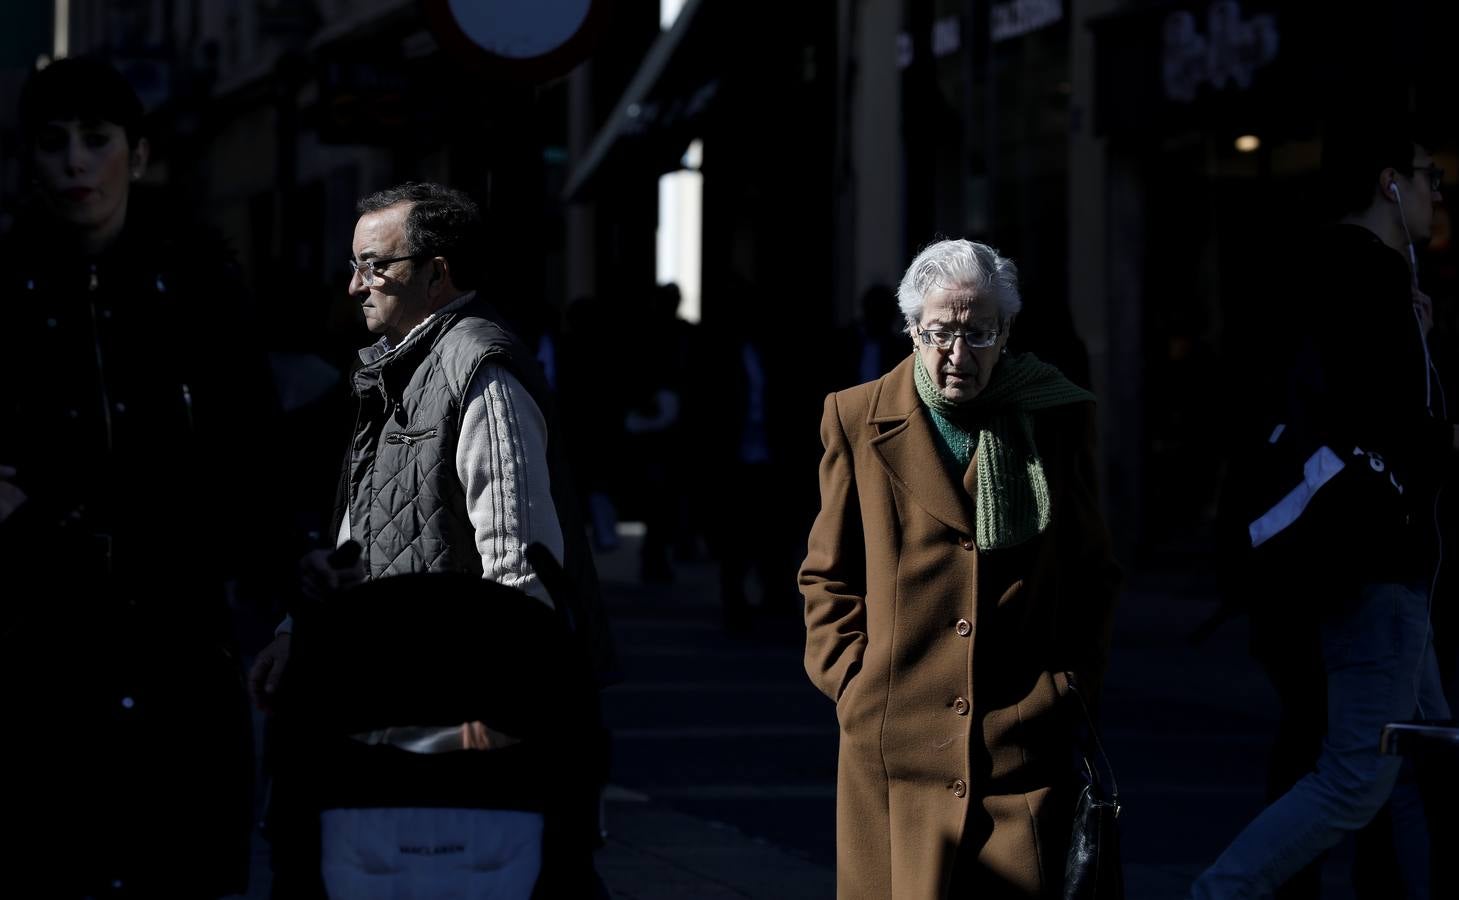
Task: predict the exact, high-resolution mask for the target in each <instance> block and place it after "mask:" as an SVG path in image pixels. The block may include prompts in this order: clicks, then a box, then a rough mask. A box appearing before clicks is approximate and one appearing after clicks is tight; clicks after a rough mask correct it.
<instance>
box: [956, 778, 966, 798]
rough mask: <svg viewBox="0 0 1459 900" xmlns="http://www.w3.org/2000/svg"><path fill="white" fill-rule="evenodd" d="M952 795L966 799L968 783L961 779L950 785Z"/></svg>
mask: <svg viewBox="0 0 1459 900" xmlns="http://www.w3.org/2000/svg"><path fill="white" fill-rule="evenodd" d="M952 795H953V796H954V797H966V796H967V795H968V783H967V782H966V781H963V780H962V779H961V778H959V779H957V780H955V781H954V782H953V783H952Z"/></svg>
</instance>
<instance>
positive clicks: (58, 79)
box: [20, 56, 144, 149]
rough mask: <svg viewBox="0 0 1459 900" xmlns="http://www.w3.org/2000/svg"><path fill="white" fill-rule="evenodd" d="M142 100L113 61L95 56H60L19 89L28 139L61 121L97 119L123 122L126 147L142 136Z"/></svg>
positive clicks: (23, 126)
mask: <svg viewBox="0 0 1459 900" xmlns="http://www.w3.org/2000/svg"><path fill="white" fill-rule="evenodd" d="M143 113H144V110H143V109H142V101H141V100H140V99H138V98H137V92H136V91H134V90H132V86H131V84H129V83H128V82H127V79H126V78H125V77H123V75H122V73H120V72H118V71H117V70H116V69H115V68H114V67H112V65H111V64H110V63H108V62H105V61H104V60H100V59H96V58H94V57H86V56H74V57H67V58H66V59H58V60H56V61H55V62H53V63H51V64H50V65H48V66H46V67H45V68H44V69H38V70H37V71H35V72H33V73H31V76H30V78H28V79H26V82H25V86H24V87H23V88H21V91H20V127H21V129H22V131H23V132H24V133H25V135H26V139H27V140H34V139H35V136H36V133H37V132H39V131H40V129H41V128H42V127H44V126H45V124H46V123H47V122H50V121H53V120H56V119H80V120H82V121H88V120H97V121H101V122H111V123H112V124H114V125H118V126H120V127H121V128H122V130H124V131H125V132H126V133H127V145H128V146H129V147H131V148H133V149H136V146H137V141H139V140H141V138H142V116H143Z"/></svg>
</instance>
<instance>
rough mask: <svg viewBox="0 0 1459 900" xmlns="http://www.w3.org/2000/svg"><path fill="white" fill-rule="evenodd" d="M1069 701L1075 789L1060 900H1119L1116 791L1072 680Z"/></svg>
mask: <svg viewBox="0 0 1459 900" xmlns="http://www.w3.org/2000/svg"><path fill="white" fill-rule="evenodd" d="M1066 677H1067V678H1068V679H1069V693H1068V697H1069V699H1070V701H1071V703H1072V705H1073V706H1075V707H1077V709H1075V710H1073V715H1072V716H1071V718H1072V719H1073V720H1074V721H1073V729H1074V769H1075V782H1074V784H1075V787H1076V789H1077V790H1078V797H1077V799H1076V800H1075V803H1074V827H1073V830H1072V831H1071V833H1070V835H1069V855H1068V856H1067V857H1066V858H1065V860H1064V900H1123V898H1124V896H1125V877H1124V872H1123V870H1121V868H1120V832H1119V824H1118V820H1119V815H1120V791H1119V786H1118V785H1117V784H1116V783H1115V776H1114V771H1113V770H1112V769H1110V766H1109V758H1108V757H1107V756H1105V755H1104V746H1103V745H1102V744H1101V743H1100V742H1099V734H1098V732H1097V731H1096V730H1095V728H1094V719H1093V718H1092V717H1091V716H1090V715H1089V707H1088V706H1086V705H1085V703H1084V697H1083V696H1082V695H1080V693H1079V689H1078V687H1077V686H1076V685H1075V683H1074V675H1073V674H1072V673H1066Z"/></svg>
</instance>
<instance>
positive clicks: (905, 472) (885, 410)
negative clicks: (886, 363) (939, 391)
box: [867, 353, 978, 540]
mask: <svg viewBox="0 0 1459 900" xmlns="http://www.w3.org/2000/svg"><path fill="white" fill-rule="evenodd" d="M916 360H917V356H916V354H915V353H914V354H911V355H909V356H908V357H907V358H906V359H904V360H902V362H901V363H900V364H899V365H898V366H897V367H896V368H895V369H892V370H891V371H890V372H888V373H887V374H886V375H884V376H882V377H881V379H880V380H878V381H876V382H875V383H874V385H873V388H872V391H873V393H872V397H871V402H870V403H869V404H868V407H867V408H868V410H869V412H868V415H867V424H869V425H871V426H872V427H873V429H874V430H877V431H879V432H880V433H879V434H877V436H876V437H874V438H872V439H871V449H872V452H873V453H875V454H876V457H877V459H878V460H880V461H881V464H882V466H883V467H884V468H885V469H886V470H887V474H888V475H889V476H891V479H892V480H893V481H894V482H897V483H899V484H900V485H901V486H902V487H903V488H905V489H906V491H907V493H909V494H911V495H912V499H913V500H915V501H916V502H917V504H918V505H919V506H921V507H922V508H923V509H925V510H926V511H927V512H928V513H930V514H931V515H932V517H933V518H935V519H937V520H938V521H939V522H941V523H943V524H944V525H946V526H948V527H949V528H952V529H953V530H955V531H957V532H958V534H960V535H962V537H964V538H966V539H969V540H971V539H972V537H973V534H974V527H973V522H974V521H975V519H974V510H975V508H976V507H975V501H976V498H977V491H978V471H977V463H976V462H974V463H973V464H971V465H969V466H968V469H967V471H966V472H964V473H963V479H962V484H961V485H958V484H957V483H956V482H955V481H954V480H953V479H952V477H951V475H950V474H949V473H948V469H947V466H945V465H944V464H943V462H942V457H941V456H939V455H938V452H937V444H936V439H935V438H934V437H933V434H932V429H933V428H934V426H933V424H932V419H931V417H930V415H929V413H928V412H927V408H926V407H925V406H923V405H922V401H921V399H919V398H918V396H917V383H916V376H915V375H914V373H913V371H912V366H913V365H915V364H916ZM959 487H961V490H959Z"/></svg>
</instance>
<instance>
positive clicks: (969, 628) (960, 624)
mask: <svg viewBox="0 0 1459 900" xmlns="http://www.w3.org/2000/svg"><path fill="white" fill-rule="evenodd" d="M952 627H953V628H954V629H955V630H956V631H957V634H958V637H967V636H968V635H970V634H972V633H973V623H972V622H969V621H968V620H967V619H958V620H957V624H956V625H954V626H952Z"/></svg>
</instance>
